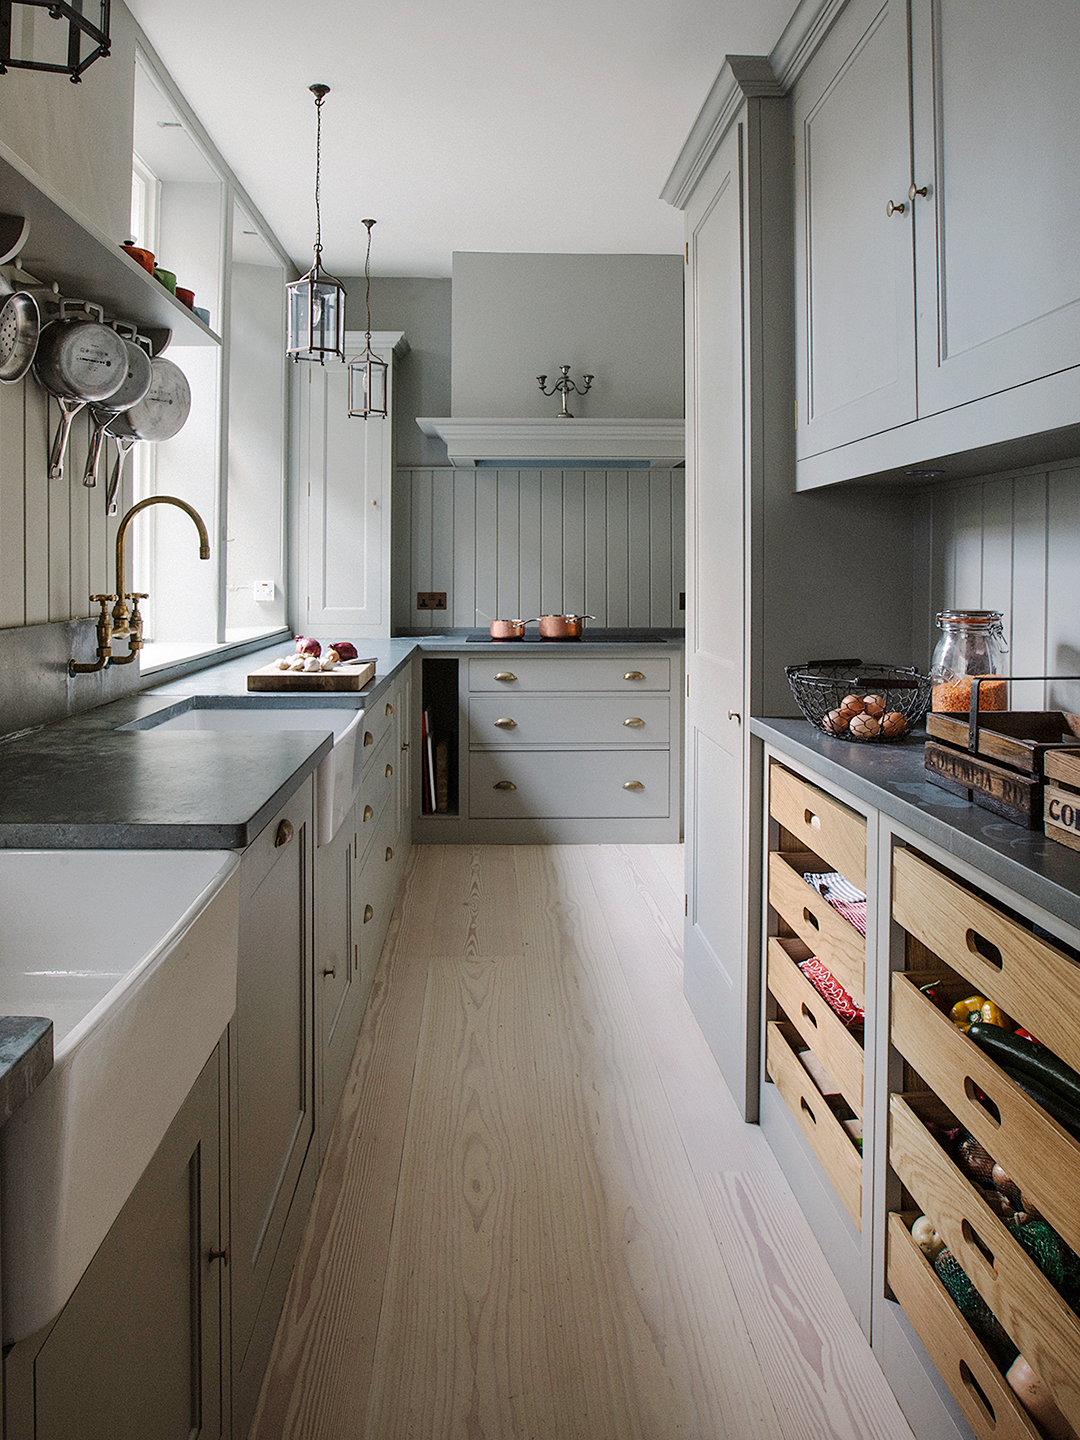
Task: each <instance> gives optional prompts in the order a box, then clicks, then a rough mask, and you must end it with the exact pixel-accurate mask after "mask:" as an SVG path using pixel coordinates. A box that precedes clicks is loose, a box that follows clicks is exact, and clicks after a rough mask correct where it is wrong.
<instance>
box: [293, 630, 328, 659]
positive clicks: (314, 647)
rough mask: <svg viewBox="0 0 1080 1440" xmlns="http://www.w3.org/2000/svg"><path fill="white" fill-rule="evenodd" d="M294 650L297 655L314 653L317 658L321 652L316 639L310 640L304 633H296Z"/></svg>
mask: <svg viewBox="0 0 1080 1440" xmlns="http://www.w3.org/2000/svg"><path fill="white" fill-rule="evenodd" d="M296 651H297V654H298V655H314V656H316V658H317V657H318V656H320V655H321V654H322V646H321V645H320V644H319V642H318V640H312V639H310V638H309V637H308V636H305V635H297V637H296Z"/></svg>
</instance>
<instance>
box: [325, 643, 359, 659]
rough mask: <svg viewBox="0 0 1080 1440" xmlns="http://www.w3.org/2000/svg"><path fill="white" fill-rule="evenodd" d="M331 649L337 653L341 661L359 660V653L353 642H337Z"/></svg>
mask: <svg viewBox="0 0 1080 1440" xmlns="http://www.w3.org/2000/svg"><path fill="white" fill-rule="evenodd" d="M330 649H331V650H336V651H337V654H338V659H339V660H355V659H356V658H357V654H358V651H357V649H356V646H355V645H354V644H353V643H352V641H351V640H335V641H334V643H333V645H331V646H330Z"/></svg>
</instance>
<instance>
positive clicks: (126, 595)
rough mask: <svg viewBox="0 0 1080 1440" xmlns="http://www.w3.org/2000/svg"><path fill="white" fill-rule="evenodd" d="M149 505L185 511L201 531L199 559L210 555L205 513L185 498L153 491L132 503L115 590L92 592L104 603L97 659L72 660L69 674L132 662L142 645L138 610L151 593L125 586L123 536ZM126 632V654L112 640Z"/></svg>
mask: <svg viewBox="0 0 1080 1440" xmlns="http://www.w3.org/2000/svg"><path fill="white" fill-rule="evenodd" d="M148 505H175V506H176V507H177V508H178V509H180V510H184V511H186V513H187V514H188V515H190V516H191V518H192V520H193V521H194V522H195V528H196V529H197V530H198V532H199V559H200V560H209V559H210V537H209V536H208V535H207V533H206V526H205V525H204V524H203V521H202V516H201V515H200V514H199V512H198V511H197V510H195V509H193V507H192V506H190V505H189V504H188V503H187V501H186V500H178V499H177V498H176V497H175V496H174V495H151V496H149V497H148V498H147V499H146V500H140V501H139V503H138V504H137V505H133V506H132V507H131V509H130V510H129V511H128V512H127V514H126V515H125V516H124V518H123V519H122V520H121V521H120V524H119V526H118V528H117V531H116V590H115V592H114V593H113V594H111V595H91V596H90V599H91V600H92V601H94V602H95V603H96V604H98V605H100V606H101V613H100V614H99V615H98V617H97V659H96V660H90V661H84V662H81V663H80V662H79V661H76V660H69V661H68V674H69V675H88V674H91V673H92V672H93V671H95V670H104V669H106V668H107V667H108V666H110V665H130V664H131V662H132V661H133V660H134V659H135V656H136V655H137V654H138V653H139V651H140V650H141V649H142V643H143V640H142V631H143V617H142V616H141V615H140V614H139V601H140V600H147V599H149V596H148V595H147V594H146V592H145V591H138V590H128V591H125V590H124V540H125V538H126V536H127V529H128V526H129V525H130V524H131V522H132V520H133V519H134V518H135V516H136V515H137V514H138V513H139V511H140V510H145V509H146V507H147V506H148ZM110 600H113V601H115V602H116V603H115V604H114V605H113V608H112V613H111V615H110V613H109V601H110ZM129 600H130V601H131V602H132V605H131V609H130V610H129V609H128V605H127V602H128V601H129ZM124 635H126V636H127V637H128V651H127V654H126V655H114V654H113V653H112V642H113V640H114V639H116V638H118V637H121V636H124Z"/></svg>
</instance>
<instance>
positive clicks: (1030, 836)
mask: <svg viewBox="0 0 1080 1440" xmlns="http://www.w3.org/2000/svg"><path fill="white" fill-rule="evenodd" d="M750 730H751V733H752V734H753V735H756V736H758V737H759V738H760V739H761V740H763V741H765V742H766V743H767V744H768V745H770V746H771V747H772V748H773V749H774V750H777V751H779V752H781V754H783V755H789V756H790V757H791V758H792V759H793V760H797V761H799V762H801V763H802V764H803V765H805V766H807V768H808V769H810V770H813V771H814V772H816V773H817V774H819V775H821V776H822V777H823V778H824V779H827V780H831V781H832V782H833V783H834V784H836V785H838V786H840V788H841V789H843V790H846V791H848V793H849V794H851V795H853V796H854V797H855V798H856V799H858V800H861V801H863V802H864V803H865V804H867V805H870V806H872V807H873V808H874V809H876V810H880V811H882V812H883V813H884V814H885V815H888V816H889V818H890V819H892V820H895V821H898V822H899V823H900V824H902V825H905V826H906V827H907V828H908V829H909V830H911V831H913V832H914V834H915V835H918V836H922V837H923V838H925V839H927V840H930V841H932V842H933V843H934V844H935V845H938V846H940V847H941V849H942V850H945V851H947V852H948V853H949V854H950V855H954V856H956V858H957V859H959V860H963V861H965V862H966V863H967V864H969V865H972V866H974V867H975V868H976V869H977V870H980V871H982V872H983V873H984V874H986V875H988V876H990V877H992V878H993V879H995V880H997V881H999V882H1000V883H1001V884H1002V885H1005V886H1007V887H1008V888H1009V889H1010V890H1013V891H1014V892H1015V893H1016V894H1017V895H1020V896H1021V897H1023V898H1024V899H1025V900H1029V901H1031V902H1032V903H1033V904H1035V905H1040V906H1042V908H1043V909H1045V910H1047V911H1048V912H1049V913H1050V914H1051V915H1056V916H1057V917H1058V918H1059V919H1061V920H1065V921H1067V923H1068V924H1070V925H1073V926H1075V927H1076V928H1077V929H1080V852H1078V851H1075V850H1070V849H1069V847H1068V846H1066V845H1059V844H1058V843H1057V841H1055V840H1048V839H1047V838H1046V836H1045V835H1044V833H1043V831H1042V830H1041V829H1038V830H1026V829H1024V828H1023V826H1020V825H1015V824H1013V823H1012V822H1011V821H1008V820H1004V819H1002V818H1001V817H1000V816H999V815H995V814H994V813H993V811H991V810H986V809H984V808H983V807H982V806H981V805H973V804H971V803H970V802H969V801H967V800H965V799H964V798H963V797H962V796H959V795H953V794H950V792H949V791H947V790H943V789H942V788H941V786H939V785H933V784H931V783H930V781H928V780H927V779H926V771H925V768H924V766H923V745H924V744H925V742H926V738H927V737H926V732H925V731H918V730H917V731H914V732H913V733H912V734H911V735H909V736H905V737H904V739H902V740H899V741H890V742H889V743H888V744H858V743H855V742H853V741H850V740H839V739H836V738H835V737H834V736H831V735H825V734H823V732H822V731H820V730H818V729H816V727H815V726H813V725H811V724H810V722H809V721H807V720H788V719H753V720H751V722H750Z"/></svg>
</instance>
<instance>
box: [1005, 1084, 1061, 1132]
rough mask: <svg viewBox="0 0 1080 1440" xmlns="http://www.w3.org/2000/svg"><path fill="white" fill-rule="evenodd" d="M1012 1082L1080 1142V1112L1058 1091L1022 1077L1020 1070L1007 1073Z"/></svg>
mask: <svg viewBox="0 0 1080 1440" xmlns="http://www.w3.org/2000/svg"><path fill="white" fill-rule="evenodd" d="M1005 1073H1006V1074H1007V1075H1008V1076H1009V1079H1010V1080H1015V1082H1016V1083H1017V1085H1019V1086H1020V1089H1021V1090H1023V1091H1024V1093H1025V1094H1026V1095H1030V1096H1031V1098H1032V1100H1034V1101H1035V1102H1036V1104H1038V1105H1041V1106H1042V1108H1043V1109H1044V1110H1045V1111H1046V1113H1047V1114H1048V1115H1049V1116H1050V1118H1051V1120H1056V1121H1057V1123H1058V1124H1059V1125H1060V1126H1061V1128H1062V1129H1063V1130H1067V1131H1068V1133H1069V1134H1070V1135H1071V1136H1072V1137H1073V1139H1074V1140H1080V1110H1076V1109H1074V1107H1073V1106H1072V1105H1070V1104H1069V1102H1068V1101H1067V1100H1063V1099H1062V1098H1061V1096H1060V1095H1059V1094H1058V1093H1057V1091H1056V1090H1051V1089H1050V1087H1049V1086H1048V1085H1042V1084H1040V1083H1039V1081H1038V1080H1033V1079H1032V1078H1031V1076H1030V1075H1022V1074H1021V1073H1020V1071H1019V1070H1016V1071H1013V1072H1012V1073H1011V1074H1010V1073H1009V1071H1008V1070H1006V1072H1005Z"/></svg>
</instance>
